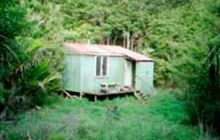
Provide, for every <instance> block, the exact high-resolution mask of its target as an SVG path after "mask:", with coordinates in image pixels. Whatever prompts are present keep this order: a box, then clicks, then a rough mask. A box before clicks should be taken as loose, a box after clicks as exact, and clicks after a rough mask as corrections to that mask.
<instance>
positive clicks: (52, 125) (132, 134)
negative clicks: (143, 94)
mask: <svg viewBox="0 0 220 140" xmlns="http://www.w3.org/2000/svg"><path fill="white" fill-rule="evenodd" d="M160 92H163V91H160ZM50 100H54V103H52V102H51V103H50V104H47V105H45V106H43V107H42V108H41V109H40V110H31V111H29V112H27V113H25V114H21V115H19V116H18V117H17V118H16V121H15V122H13V123H11V124H6V123H2V124H1V125H0V128H1V129H2V130H3V131H2V132H4V133H5V135H6V136H7V137H8V138H9V139H11V140H15V139H16V140H18V139H31V140H72V139H89V140H90V139H96V140H97V139H99V140H104V139H105V140H121V139H126V140H133V139H136V140H143V139H147V140H157V139H159V140H161V139H162V140H186V139H187V140H197V139H211V138H210V137H209V136H207V135H205V134H203V133H202V132H201V131H200V130H199V128H196V127H192V126H190V125H189V123H188V122H189V116H188V114H187V111H186V108H185V104H184V103H183V102H181V101H179V100H177V99H176V98H175V97H174V96H173V95H172V94H168V93H166V91H164V92H163V93H158V94H157V95H155V96H151V97H150V98H149V100H148V102H147V104H141V103H140V102H139V101H137V100H136V99H135V98H134V97H125V98H115V99H113V100H104V101H97V102H90V101H88V100H87V99H83V100H73V99H63V98H60V97H54V99H50Z"/></svg>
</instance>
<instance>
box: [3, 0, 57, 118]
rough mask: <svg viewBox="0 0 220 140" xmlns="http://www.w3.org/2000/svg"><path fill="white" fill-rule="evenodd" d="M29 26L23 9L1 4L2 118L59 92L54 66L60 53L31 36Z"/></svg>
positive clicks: (10, 4) (14, 5) (17, 6)
mask: <svg viewBox="0 0 220 140" xmlns="http://www.w3.org/2000/svg"><path fill="white" fill-rule="evenodd" d="M5 13H6V14H5ZM32 24H33V23H31V22H28V21H27V19H26V11H25V9H24V8H23V7H21V6H20V5H19V4H17V3H16V2H15V1H13V0H10V1H6V0H4V1H1V4H0V44H1V47H0V52H1V54H0V58H1V59H0V69H1V72H0V112H1V117H0V118H1V119H3V118H8V117H11V115H10V114H11V113H18V112H21V111H23V110H26V109H28V108H30V107H34V106H35V105H40V104H42V102H43V100H44V98H45V97H46V94H47V93H51V92H55V91H57V90H58V89H60V81H59V79H60V75H59V72H58V70H59V69H60V66H57V64H55V63H54V62H58V60H59V57H60V51H59V49H57V48H56V47H50V46H51V45H50V44H51V43H50V44H49V43H47V41H44V40H42V39H39V38H33V37H32V36H30V35H29V33H28V31H31V30H32V29H31V26H32ZM45 46H47V47H45ZM52 57H54V59H53V61H51V58H52Z"/></svg>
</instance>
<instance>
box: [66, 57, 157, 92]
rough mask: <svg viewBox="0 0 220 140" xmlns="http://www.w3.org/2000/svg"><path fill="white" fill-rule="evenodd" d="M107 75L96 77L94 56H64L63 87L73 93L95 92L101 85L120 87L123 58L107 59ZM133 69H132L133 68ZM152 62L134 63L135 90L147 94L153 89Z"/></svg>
mask: <svg viewBox="0 0 220 140" xmlns="http://www.w3.org/2000/svg"><path fill="white" fill-rule="evenodd" d="M108 60H109V61H108V75H107V76H105V77H97V76H96V56H93V55H77V54H67V55H66V56H65V69H64V72H63V87H64V89H66V90H69V91H75V92H97V91H99V90H100V84H101V83H118V84H119V85H120V86H121V87H122V86H123V85H124V83H125V82H124V80H125V73H124V71H125V62H126V59H125V58H124V57H119V56H118V57H112V56H109V59H108ZM133 68H134V67H133ZM153 69H154V63H153V62H136V63H135V70H133V72H135V73H134V74H133V76H135V79H134V80H133V81H134V82H135V88H136V89H138V90H141V91H143V92H144V93H146V94H148V93H150V92H151V91H152V89H153Z"/></svg>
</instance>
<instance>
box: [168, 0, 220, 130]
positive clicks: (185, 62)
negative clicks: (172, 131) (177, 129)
mask: <svg viewBox="0 0 220 140" xmlns="http://www.w3.org/2000/svg"><path fill="white" fill-rule="evenodd" d="M195 3H197V2H195ZM197 4H199V3H197ZM219 9H220V3H219V1H213V0H205V1H203V3H202V5H201V6H200V8H199V9H198V13H199V15H198V16H199V17H200V20H201V21H202V22H201V23H200V30H198V31H197V32H196V37H195V38H194V39H191V40H192V43H191V46H190V49H187V50H186V51H185V54H184V55H183V56H182V57H179V60H177V61H175V63H174V65H173V69H172V70H173V71H174V74H175V75H176V77H175V79H176V81H178V82H179V84H178V85H179V87H182V89H184V90H185V91H186V92H187V98H186V101H187V102H188V105H189V106H188V110H189V113H190V115H191V121H192V122H193V123H200V122H202V123H203V124H204V125H205V129H206V130H208V131H209V130H213V131H214V132H217V133H218V134H219V128H220V126H219V124H218V119H217V118H219V115H220V113H219V101H220V96H219V91H220V81H219V79H220V65H219V62H220V50H219V48H220V46H219V45H220V42H219V41H220V38H219V35H220V32H219V28H220V26H219V25H220V24H219V23H220V20H219V19H220V16H219Z"/></svg>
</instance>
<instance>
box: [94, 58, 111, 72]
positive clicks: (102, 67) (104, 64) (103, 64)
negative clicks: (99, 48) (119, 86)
mask: <svg viewBox="0 0 220 140" xmlns="http://www.w3.org/2000/svg"><path fill="white" fill-rule="evenodd" d="M107 69H108V57H107V56H97V57H96V76H107V73H108V72H107Z"/></svg>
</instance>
